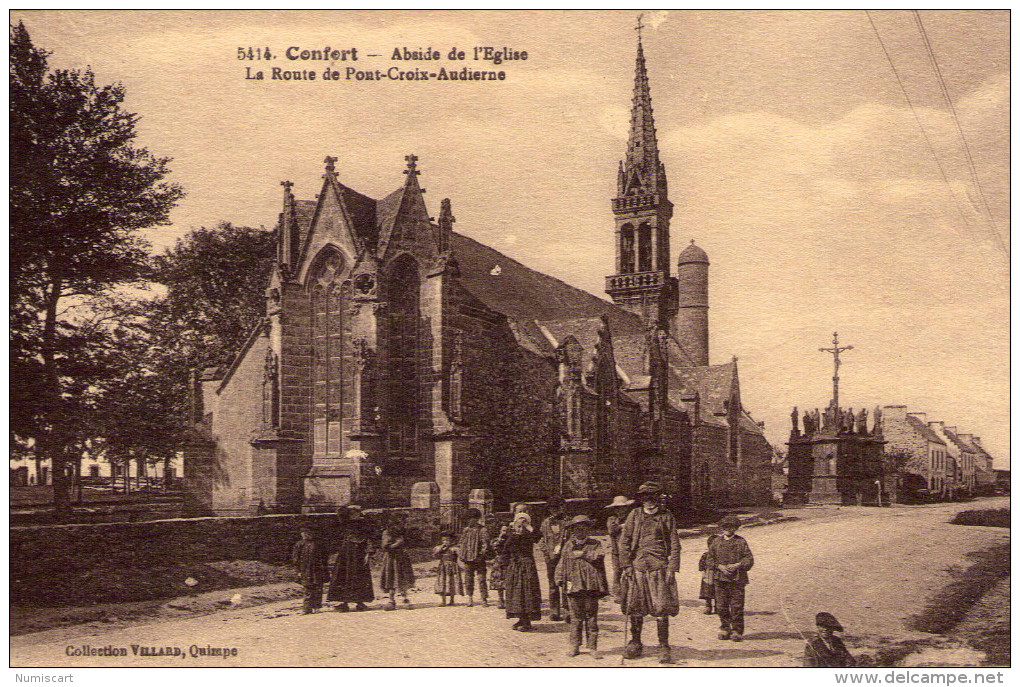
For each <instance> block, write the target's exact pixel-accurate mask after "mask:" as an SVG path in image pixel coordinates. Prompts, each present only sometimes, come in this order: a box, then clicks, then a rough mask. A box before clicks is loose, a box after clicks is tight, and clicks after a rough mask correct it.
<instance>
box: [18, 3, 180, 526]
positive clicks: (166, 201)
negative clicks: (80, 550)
mask: <svg viewBox="0 0 1020 687" xmlns="http://www.w3.org/2000/svg"><path fill="white" fill-rule="evenodd" d="M48 55H49V53H47V52H46V51H45V50H41V49H39V48H36V47H35V46H34V45H33V44H32V41H31V38H30V36H29V34H28V31H27V30H26V29H25V26H24V24H20V23H19V24H18V25H17V26H12V27H11V28H10V243H11V246H12V250H11V251H10V275H11V277H10V290H11V295H10V306H9V307H10V321H11V334H10V345H11V381H12V384H11V408H12V412H11V431H12V439H13V438H15V437H18V438H20V439H27V438H32V439H34V440H35V447H36V448H35V450H36V451H38V452H39V453H41V454H42V455H43V456H44V457H48V458H51V459H52V460H53V474H54V486H55V492H56V498H57V506H58V508H60V507H62V506H66V482H65V478H64V470H63V464H64V462H65V460H66V459H67V458H68V457H70V456H73V455H75V454H77V453H78V451H79V449H80V445H81V444H82V443H83V442H84V441H85V440H86V438H87V437H86V434H83V431H84V427H85V426H87V425H88V423H89V420H88V418H91V417H92V416H93V415H92V408H91V406H90V405H89V402H90V399H92V398H93V397H94V395H93V391H94V388H95V386H96V384H98V383H99V382H101V380H102V379H104V375H107V374H109V373H110V369H109V367H108V363H109V362H110V359H109V356H108V353H109V352H110V351H111V350H112V349H111V348H109V346H110V339H109V337H110V336H112V334H111V330H110V329H109V327H108V326H107V324H106V322H107V320H106V315H105V314H104V315H100V316H99V317H98V320H97V319H96V318H95V317H94V316H93V315H90V314H86V315H84V316H83V315H82V309H81V306H83V305H85V304H87V301H88V299H91V298H95V297H98V296H100V295H101V294H103V293H104V292H105V291H106V290H107V289H108V288H109V287H111V286H114V285H118V284H123V283H126V282H132V281H135V280H138V279H141V278H144V277H145V276H146V275H147V273H148V271H149V262H148V259H147V250H146V249H147V245H146V243H145V242H144V241H143V240H142V239H141V237H139V236H138V230H140V229H143V228H145V227H150V226H153V225H159V224H166V223H168V222H169V212H170V210H171V208H173V206H174V205H175V203H176V202H177V201H178V200H179V199H180V198H181V197H182V195H183V191H182V190H181V189H180V187H179V186H177V185H176V184H173V183H168V182H165V181H163V179H164V178H165V177H166V175H167V174H168V173H169V167H168V164H169V162H170V160H169V158H162V157H156V156H154V155H152V154H151V153H149V151H148V150H146V149H145V148H142V147H138V146H136V145H134V139H135V136H136V132H135V125H136V124H137V121H138V116H137V115H135V114H132V113H130V112H126V111H124V110H123V109H122V108H121V103H122V102H123V100H124V89H123V87H122V86H121V85H119V84H113V85H106V86H103V85H97V84H96V81H95V76H94V74H93V73H92V71H91V70H90V69H85V70H84V71H80V70H55V71H51V70H50V69H49V65H48V62H47V57H48ZM86 310H87V308H86ZM12 443H21V442H12Z"/></svg>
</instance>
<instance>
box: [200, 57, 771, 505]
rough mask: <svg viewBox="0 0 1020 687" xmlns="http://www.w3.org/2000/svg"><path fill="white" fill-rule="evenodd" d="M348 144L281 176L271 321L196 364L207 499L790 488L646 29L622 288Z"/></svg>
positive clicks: (621, 239)
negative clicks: (493, 235)
mask: <svg viewBox="0 0 1020 687" xmlns="http://www.w3.org/2000/svg"><path fill="white" fill-rule="evenodd" d="M335 162H336V160H335V158H327V159H326V163H325V174H324V177H323V183H322V187H321V190H320V191H319V193H318V195H317V196H316V197H315V198H316V199H315V200H299V199H298V198H296V197H295V195H294V194H293V189H292V184H290V183H289V182H283V207H282V212H281V213H280V216H279V223H278V225H277V230H276V233H277V237H278V254H277V260H276V264H275V266H274V268H273V270H272V274H271V275H268V288H267V290H266V315H265V318H264V320H263V321H262V322H261V323H260V324H259V325H258V326H257V327H255V329H254V330H253V331H252V332H251V335H250V336H249V338H248V340H247V343H246V344H245V345H244V347H243V348H242V349H241V350H240V351H238V353H237V355H236V357H235V358H234V360H233V363H232V364H231V365H230V366H229V368H227V369H207V370H204V371H202V372H200V373H197V374H196V375H195V378H194V380H193V385H194V399H193V408H192V414H193V417H192V421H193V422H194V427H195V430H196V431H195V432H194V440H193V441H192V442H191V444H190V445H189V446H188V449H187V450H186V464H187V465H188V466H189V475H188V480H187V481H188V484H189V488H190V491H191V497H192V499H193V502H194V503H195V504H197V505H196V510H199V511H203V512H214V513H219V514H226V513H247V512H255V511H257V510H260V509H268V510H272V511H283V512H297V511H299V510H305V511H311V510H319V509H323V510H325V509H331V508H335V507H336V506H337V505H340V504H347V503H358V504H361V505H364V506H407V505H409V503H410V500H411V495H412V491H415V492H416V493H421V492H422V490H424V492H426V493H428V494H430V495H433V497H438V500H439V504H440V508H441V509H442V512H443V513H444V514H445V517H447V518H452V517H454V515H455V513H456V512H457V511H458V510H459V509H461V508H464V507H465V506H466V505H467V500H468V495H469V492H470V491H471V490H473V489H489V490H491V492H492V494H493V495H494V498H495V501H496V506H497V507H503V508H505V507H506V506H507V504H508V503H509V502H512V501H520V500H532V499H544V498H546V497H548V496H550V495H552V494H561V495H563V496H564V497H568V498H569V497H590V498H602V499H605V498H609V497H611V496H612V495H614V494H617V493H632V492H633V490H634V489H635V488H636V487H637V485H638V484H640V483H641V482H643V481H645V480H648V479H656V480H659V481H661V482H662V483H663V484H664V486H665V488H666V490H667V491H668V493H669V494H671V495H672V497H673V499H674V506H675V507H678V508H682V509H692V510H694V509H706V508H710V507H719V506H732V505H748V504H760V503H764V502H766V501H767V500H768V499H769V498H770V472H771V467H770V462H771V456H772V450H771V447H770V446H769V445H768V443H767V442H766V440H765V438H764V435H763V433H762V429H761V427H760V426H759V425H758V423H756V422H755V421H754V420H753V419H752V417H751V416H750V414H749V413H748V412H747V411H746V410H745V409H744V408H743V406H742V404H741V400H740V383H739V379H738V374H737V361H736V358H734V359H733V360H732V361H730V362H727V363H723V364H719V365H711V364H709V351H708V340H709V335H708V269H709V261H708V256H707V255H706V254H705V252H704V251H703V250H701V249H700V248H698V247H697V246H696V245H694V242H693V241H691V243H690V245H688V246H687V247H686V248H685V249H684V250H683V252H681V253H680V255H679V257H678V259H677V263H676V268H677V272H676V274H675V275H674V274H673V272H672V270H671V268H672V264H671V261H670V219H671V217H672V214H673V204H672V203H671V202H670V200H669V194H668V188H667V183H666V170H665V167H664V166H663V164H662V163H661V162H660V160H659V151H658V144H657V142H656V132H655V126H654V122H653V118H652V104H651V96H650V91H649V85H648V75H647V71H646V65H645V58H644V53H643V50H642V47H641V43H640V41H639V43H638V51H637V65H636V73H635V83H634V96H633V109H632V115H631V126H630V136H629V141H628V144H627V151H626V156H625V158H624V159H623V160H622V161H621V162H620V167H619V170H618V172H617V178H618V191H617V195H616V197H615V198H613V199H612V203H611V207H612V213H613V218H614V220H615V233H616V264H615V267H614V269H613V274H612V275H610V276H608V277H606V292H607V293H608V295H609V296H610V298H611V299H612V302H609V301H606V300H603V299H601V298H598V297H596V296H593V295H591V294H589V293H587V292H585V291H581V290H579V289H576V288H573V287H571V286H568V285H567V284H565V283H563V282H561V281H559V280H557V279H555V278H553V277H551V276H548V275H545V274H542V273H539V272H536V271H534V270H531V269H529V268H527V267H525V266H524V265H522V264H520V263H519V262H517V261H515V260H513V259H512V258H509V257H507V256H506V255H503V254H501V253H499V252H498V251H496V250H494V249H492V248H490V247H488V246H485V245H483V244H481V243H479V242H477V241H475V240H474V239H472V238H470V236H469V234H470V233H471V232H470V228H467V231H465V232H464V233H460V232H458V231H454V222H455V218H454V213H453V210H452V206H451V203H450V201H449V199H446V200H443V201H442V203H441V206H440V209H439V214H438V217H437V218H436V219H433V218H432V217H430V214H429V211H428V209H427V208H426V206H425V203H424V200H423V197H422V193H423V192H422V189H421V187H420V186H419V180H418V177H419V173H420V172H419V170H418V168H417V158H416V157H415V156H413V155H410V156H408V157H407V158H406V162H407V166H406V169H404V170H403V175H404V178H403V183H402V184H401V185H400V187H399V188H398V189H397V190H395V191H394V192H393V193H391V194H389V195H387V196H386V197H384V198H380V199H373V198H369V197H367V196H365V195H362V194H361V193H358V192H357V191H355V190H354V189H352V188H350V187H348V186H346V185H345V184H344V183H342V182H341V180H340V179H339V175H338V174H337V171H336V168H335ZM607 225H608V222H607Z"/></svg>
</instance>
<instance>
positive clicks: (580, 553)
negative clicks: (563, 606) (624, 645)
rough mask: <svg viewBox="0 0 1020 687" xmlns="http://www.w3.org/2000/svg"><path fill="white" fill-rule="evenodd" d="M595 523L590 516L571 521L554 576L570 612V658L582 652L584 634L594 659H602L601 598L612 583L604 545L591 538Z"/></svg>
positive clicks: (582, 516) (574, 518) (577, 517)
mask: <svg viewBox="0 0 1020 687" xmlns="http://www.w3.org/2000/svg"><path fill="white" fill-rule="evenodd" d="M593 524H595V523H594V522H593V521H592V519H591V518H589V517H588V516H587V515H575V516H574V517H573V518H572V519H571V520H570V521H569V523H568V524H567V526H566V537H565V538H564V540H563V545H562V549H561V554H560V561H559V563H558V564H557V566H556V572H555V573H554V576H555V580H556V584H557V586H559V587H560V589H561V590H562V592H563V595H564V597H565V598H566V601H567V608H568V610H569V611H570V649H569V650H568V651H567V655H568V656H577V655H578V654H579V653H581V651H580V647H581V635H582V633H583V634H585V635H587V640H588V641H587V645H588V651H589V652H590V654H591V657H592V658H602V655H601V654H600V653H599V599H601V598H602V597H604V596H606V595H607V594H608V593H609V584H608V583H607V581H606V567H605V551H603V549H602V544H600V543H599V541H598V540H597V539H592V538H591V537H590V536H588V535H589V534H590V532H591V526H592V525H593Z"/></svg>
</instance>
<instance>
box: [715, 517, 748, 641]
mask: <svg viewBox="0 0 1020 687" xmlns="http://www.w3.org/2000/svg"><path fill="white" fill-rule="evenodd" d="M739 527H740V520H739V519H738V518H737V517H736V516H733V515H728V516H726V517H725V518H723V519H722V520H721V521H720V522H719V528H720V529H721V530H722V534H721V535H719V536H718V537H716V538H715V540H714V541H713V542H712V545H711V546H709V547H708V556H707V557H706V560H705V566H706V568H707V569H708V570H712V571H714V575H715V610H716V613H718V614H719V639H732V640H733V641H734V642H739V641H741V640H743V638H744V591H745V587H747V583H748V582H749V580H748V577H747V571H748V570H750V569H751V566H753V565H754V556H753V555H752V554H751V547H750V546H748V545H747V540H745V539H744V538H743V537H741V536H740V535H738V534H737V529H738V528H739Z"/></svg>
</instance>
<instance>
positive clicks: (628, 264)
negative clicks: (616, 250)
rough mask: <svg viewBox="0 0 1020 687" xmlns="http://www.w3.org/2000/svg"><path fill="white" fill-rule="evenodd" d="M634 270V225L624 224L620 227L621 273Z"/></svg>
mask: <svg viewBox="0 0 1020 687" xmlns="http://www.w3.org/2000/svg"><path fill="white" fill-rule="evenodd" d="M633 271H634V227H633V225H630V224H624V225H623V226H622V227H620V274H630V273H632V272H633Z"/></svg>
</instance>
